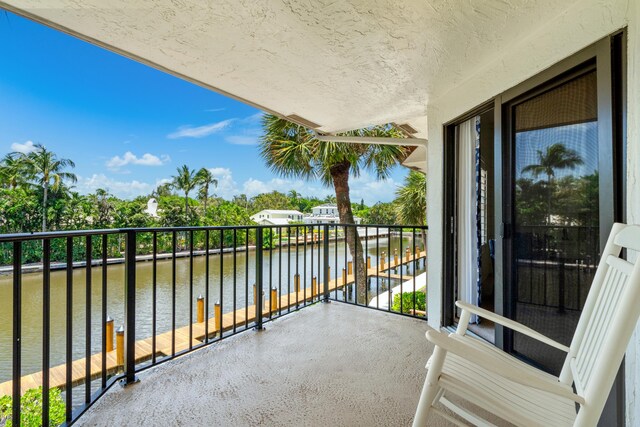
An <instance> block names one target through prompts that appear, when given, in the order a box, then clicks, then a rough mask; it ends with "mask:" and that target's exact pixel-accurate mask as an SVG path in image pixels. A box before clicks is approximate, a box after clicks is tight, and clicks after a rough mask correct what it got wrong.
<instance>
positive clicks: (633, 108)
mask: <svg viewBox="0 0 640 427" xmlns="http://www.w3.org/2000/svg"><path fill="white" fill-rule="evenodd" d="M627 22H628V27H627V37H628V39H627V41H628V44H627V222H629V223H634V224H640V197H639V196H638V195H640V2H638V1H629V3H628V11H627ZM633 256H637V254H634V255H633ZM625 363H626V366H625V376H626V378H625V390H626V425H627V426H629V427H631V426H637V425H640V372H639V371H640V326H639V325H636V330H635V333H634V334H633V336H632V337H631V342H630V343H629V346H628V347H627V354H626V358H625Z"/></svg>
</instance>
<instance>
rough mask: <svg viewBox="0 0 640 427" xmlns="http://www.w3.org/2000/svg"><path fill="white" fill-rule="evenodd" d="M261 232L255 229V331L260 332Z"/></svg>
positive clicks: (259, 229) (260, 229)
mask: <svg viewBox="0 0 640 427" xmlns="http://www.w3.org/2000/svg"><path fill="white" fill-rule="evenodd" d="M262 231H263V229H262V228H261V227H259V228H257V229H256V295H257V297H256V298H255V299H256V326H255V330H256V331H260V330H262V263H263V257H262V255H263V254H262V245H263V236H262Z"/></svg>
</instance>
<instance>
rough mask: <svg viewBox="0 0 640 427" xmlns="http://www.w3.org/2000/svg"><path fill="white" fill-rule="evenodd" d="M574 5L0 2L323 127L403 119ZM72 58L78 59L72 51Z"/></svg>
mask: <svg viewBox="0 0 640 427" xmlns="http://www.w3.org/2000/svg"><path fill="white" fill-rule="evenodd" d="M574 2H575V1H569V0H567V1H557V0H537V1H530V0H529V1H528V0H477V1H471V0H456V1H451V0H406V1H397V0H360V1H349V2H347V1H335V0H332V1H329V0H313V1H311V0H309V1H294V0H279V1H275V0H272V1H266V0H265V1H259V0H227V1H196V0H8V1H7V0H4V1H3V0H0V6H3V7H5V8H7V9H9V10H12V11H14V12H17V13H20V14H23V15H25V16H28V17H31V18H33V19H36V20H38V21H40V22H43V23H45V24H47V25H51V26H53V27H56V28H58V29H61V30H63V31H66V32H69V33H71V34H74V35H76V36H79V37H81V38H84V39H86V40H88V41H91V42H93V43H96V44H99V45H101V46H104V47H107V48H109V49H112V50H115V51H116V52H119V53H122V54H124V55H127V56H130V57H132V58H134V59H137V60H139V61H142V62H145V63H147V64H150V65H153V66H156V67H158V68H160V69H163V70H165V71H168V72H171V73H173V74H176V75H178V76H181V77H183V78H186V79H188V80H191V81H194V82H197V83H199V84H202V85H204V86H207V87H210V88H212V89H215V90H217V91H219V92H222V93H224V94H227V95H232V96H234V97H236V98H238V99H241V100H243V101H245V102H248V103H250V104H253V105H255V106H258V107H260V108H263V109H265V110H267V111H271V112H276V113H278V114H280V115H283V116H288V115H291V114H296V115H299V116H301V117H303V118H305V119H307V120H310V121H312V122H315V123H317V124H319V125H320V126H319V128H318V129H319V130H322V131H326V132H333V131H340V130H347V129H354V128H359V127H363V126H367V125H372V124H379V123H388V122H396V123H404V122H410V123H411V124H412V125H413V126H414V127H416V128H417V129H418V130H419V131H420V133H419V135H418V136H423V137H424V136H426V125H427V124H426V118H425V117H426V112H427V105H428V102H429V99H437V98H438V96H440V95H442V94H444V93H446V92H447V91H449V90H451V88H453V87H455V86H456V85H457V84H459V83H460V82H463V81H464V80H465V79H466V78H468V77H469V76H470V75H472V74H473V73H474V72H475V71H477V70H478V69H479V68H481V67H483V66H484V65H485V64H488V63H490V62H493V61H495V60H497V59H498V58H499V56H500V54H501V52H502V51H503V50H505V49H508V48H509V47H510V46H512V45H513V44H514V43H516V41H517V40H521V39H522V38H524V37H527V35H528V34H530V33H532V32H533V31H534V30H535V28H536V26H538V25H540V22H545V21H546V20H548V19H551V18H552V17H553V16H555V15H556V14H558V13H560V12H562V11H563V10H565V9H567V8H568V7H569V6H570V5H571V4H572V3H574ZM79 60H81V59H79Z"/></svg>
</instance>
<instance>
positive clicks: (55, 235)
mask: <svg viewBox="0 0 640 427" xmlns="http://www.w3.org/2000/svg"><path fill="white" fill-rule="evenodd" d="M121 233H123V230H122V229H119V228H108V229H100V230H63V231H44V232H42V231H39V232H35V233H10V234H0V243H10V242H16V241H26V240H43V239H60V238H63V237H84V236H87V235H95V236H101V235H104V234H121Z"/></svg>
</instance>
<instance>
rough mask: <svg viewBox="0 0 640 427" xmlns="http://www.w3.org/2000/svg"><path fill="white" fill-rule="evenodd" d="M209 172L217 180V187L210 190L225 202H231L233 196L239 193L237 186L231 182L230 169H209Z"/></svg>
mask: <svg viewBox="0 0 640 427" xmlns="http://www.w3.org/2000/svg"><path fill="white" fill-rule="evenodd" d="M209 171H210V172H211V174H212V175H213V177H214V178H215V179H217V180H218V186H217V187H216V188H213V189H212V190H211V191H212V192H213V193H215V194H216V195H218V196H219V197H222V198H224V199H227V200H231V198H232V197H233V196H235V195H237V194H239V193H240V191H238V185H237V184H236V182H235V181H234V180H233V174H232V172H231V169H228V168H223V167H216V168H209Z"/></svg>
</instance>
